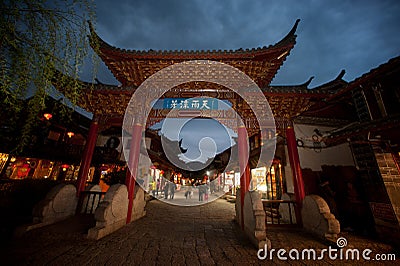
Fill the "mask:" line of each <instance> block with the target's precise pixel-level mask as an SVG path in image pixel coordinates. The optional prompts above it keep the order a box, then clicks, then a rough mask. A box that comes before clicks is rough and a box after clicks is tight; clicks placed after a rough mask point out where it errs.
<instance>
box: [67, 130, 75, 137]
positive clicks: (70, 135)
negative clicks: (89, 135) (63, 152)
mask: <svg viewBox="0 0 400 266" xmlns="http://www.w3.org/2000/svg"><path fill="white" fill-rule="evenodd" d="M67 135H68V137H69V138H72V137H73V136H74V135H75V133H74V132H72V131H69V132H67Z"/></svg>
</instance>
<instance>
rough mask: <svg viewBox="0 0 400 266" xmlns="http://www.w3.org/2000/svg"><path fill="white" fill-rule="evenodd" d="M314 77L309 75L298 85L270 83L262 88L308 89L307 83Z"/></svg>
mask: <svg viewBox="0 0 400 266" xmlns="http://www.w3.org/2000/svg"><path fill="white" fill-rule="evenodd" d="M313 79H314V76H312V77H310V78H309V79H308V80H307V81H306V82H304V83H302V84H299V85H270V86H268V87H267V88H264V89H268V88H269V89H275V90H277V89H283V90H294V89H297V90H298V89H300V90H308V85H310V83H311V81H312V80H313Z"/></svg>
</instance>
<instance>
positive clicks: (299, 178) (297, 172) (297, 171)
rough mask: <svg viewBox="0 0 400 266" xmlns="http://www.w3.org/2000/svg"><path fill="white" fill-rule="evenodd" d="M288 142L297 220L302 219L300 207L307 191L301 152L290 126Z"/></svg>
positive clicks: (287, 130) (287, 135)
mask: <svg viewBox="0 0 400 266" xmlns="http://www.w3.org/2000/svg"><path fill="white" fill-rule="evenodd" d="M286 142H287V148H288V155H289V162H290V167H291V168H292V174H293V185H294V194H295V197H296V202H297V208H296V210H297V211H296V216H297V217H296V219H297V221H301V215H300V209H301V206H302V203H303V200H304V197H305V192H304V181H303V175H302V172H301V167H300V159H299V152H298V150H297V141H296V136H295V133H294V129H293V127H288V128H287V129H286Z"/></svg>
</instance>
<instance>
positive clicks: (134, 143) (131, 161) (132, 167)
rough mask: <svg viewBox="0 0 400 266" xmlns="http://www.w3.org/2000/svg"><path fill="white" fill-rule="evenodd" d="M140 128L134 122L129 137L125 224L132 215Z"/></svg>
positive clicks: (141, 127) (140, 134)
mask: <svg viewBox="0 0 400 266" xmlns="http://www.w3.org/2000/svg"><path fill="white" fill-rule="evenodd" d="M142 129H143V126H142V125H141V124H138V123H135V124H134V125H133V128H132V139H131V146H130V150H129V158H128V166H129V167H128V170H127V172H126V179H125V185H126V186H127V188H128V213H127V216H126V223H127V224H128V223H130V222H131V216H132V206H133V198H134V196H135V195H134V193H135V184H136V177H137V171H138V164H139V156H140V143H141V140H142Z"/></svg>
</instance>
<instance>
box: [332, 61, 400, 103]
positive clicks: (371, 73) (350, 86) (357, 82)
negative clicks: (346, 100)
mask: <svg viewBox="0 0 400 266" xmlns="http://www.w3.org/2000/svg"><path fill="white" fill-rule="evenodd" d="M392 64H399V65H400V55H398V56H396V57H393V58H390V59H389V60H388V61H386V62H385V63H382V64H380V65H379V66H377V67H375V68H372V69H371V70H370V71H368V72H367V73H364V74H362V75H361V76H359V77H357V78H355V79H354V80H352V81H350V82H348V84H347V86H346V87H345V88H343V89H341V90H340V91H338V92H337V93H336V94H334V95H332V96H331V97H330V98H329V99H327V101H329V100H332V99H334V98H336V97H339V96H341V95H343V94H345V93H346V92H348V91H351V90H352V89H354V88H355V87H357V86H360V85H361V84H362V83H363V82H364V81H366V80H368V79H370V78H373V77H374V76H375V75H379V73H380V72H384V69H385V68H386V67H390V65H392Z"/></svg>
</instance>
